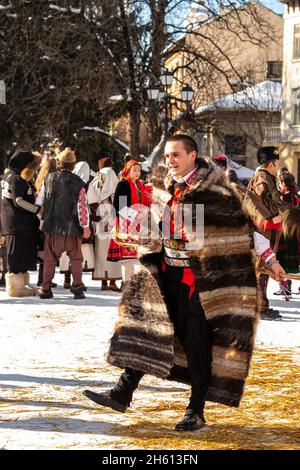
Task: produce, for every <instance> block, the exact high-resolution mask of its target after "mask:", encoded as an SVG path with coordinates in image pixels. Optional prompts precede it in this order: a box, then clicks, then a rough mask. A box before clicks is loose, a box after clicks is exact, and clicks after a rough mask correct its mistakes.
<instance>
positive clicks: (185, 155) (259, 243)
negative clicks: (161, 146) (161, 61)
mask: <svg viewBox="0 0 300 470" xmlns="http://www.w3.org/2000/svg"><path fill="white" fill-rule="evenodd" d="M164 153H165V157H166V165H167V167H168V170H169V175H168V178H167V179H166V181H165V191H164V190H163V189H162V188H155V187H154V191H153V196H154V197H153V199H154V202H155V204H152V205H151V217H153V218H154V220H153V222H154V224H151V226H153V227H159V228H160V231H159V233H158V234H155V235H158V236H155V237H154V236H153V234H152V233H150V236H145V235H146V234H145V232H144V221H143V232H142V233H143V240H140V242H141V245H140V246H139V255H140V262H141V265H142V266H141V269H140V270H139V272H138V273H136V274H135V275H134V276H132V278H131V280H130V282H129V283H128V285H127V288H126V289H125V291H124V294H123V297H122V300H121V303H120V307H119V314H120V318H119V320H118V322H117V324H116V326H115V331H114V334H113V337H112V339H111V343H110V350H109V354H108V361H109V363H110V364H113V365H115V366H117V367H121V368H125V371H124V372H123V373H122V374H121V376H120V378H119V381H118V383H117V384H116V385H115V386H114V387H113V388H112V389H111V390H109V391H107V392H102V393H95V392H93V391H90V390H86V391H85V392H84V394H85V395H86V396H87V397H88V398H89V399H91V400H93V401H94V402H96V403H98V404H100V405H102V406H106V407H110V408H112V409H114V410H116V411H119V412H125V411H126V410H127V408H128V406H129V405H130V403H131V401H132V396H133V393H134V391H135V389H136V388H137V387H138V385H139V382H140V381H141V379H142V378H143V375H144V374H145V373H148V374H151V375H154V376H156V377H160V378H166V379H169V380H175V381H178V382H183V383H186V384H191V394H190V399H189V402H188V404H187V408H186V413H185V416H184V418H183V419H182V420H181V421H180V422H178V423H177V425H176V427H175V429H176V430H178V431H194V430H197V429H200V428H201V427H203V426H204V423H205V419H204V405H205V401H206V400H208V401H213V402H217V403H222V404H224V405H228V406H235V407H237V406H239V403H240V400H241V398H242V395H243V390H244V386H245V380H246V377H247V375H248V371H249V366H250V360H251V355H252V351H253V346H254V336H255V329H256V322H257V319H258V315H257V282H256V276H255V266H254V254H255V252H254V249H253V248H254V246H255V251H256V254H258V255H259V256H263V257H264V258H265V259H267V258H268V257H269V255H270V256H271V258H270V259H272V260H273V261H275V260H274V258H275V255H274V253H272V254H270V253H268V252H269V249H270V248H269V247H270V245H269V242H268V240H266V239H265V238H264V237H262V236H261V235H260V234H258V236H255V234H253V232H252V230H251V229H250V227H249V223H248V219H247V217H246V216H245V214H244V212H243V210H242V208H241V204H240V201H239V199H238V198H237V196H236V195H235V193H234V191H233V189H232V188H231V187H230V185H229V183H228V182H227V180H226V179H225V178H224V174H223V172H222V170H220V169H219V168H217V167H216V166H215V165H213V164H212V163H211V162H206V161H205V160H203V159H202V158H197V157H198V150H197V144H196V142H195V141H194V139H192V138H191V137H189V136H186V135H180V134H178V135H175V136H172V137H170V138H169V139H168V140H167V142H166V145H165V150H164ZM156 189H157V190H156ZM156 198H157V199H156ZM165 202H167V207H166V205H165ZM182 209H183V210H186V209H187V210H189V212H184V213H183V217H182ZM199 209H200V211H201V213H202V214H203V210H201V209H204V214H203V216H204V217H203V219H202V218H201V217H200V220H197V211H198V210H199ZM180 211H181V215H180ZM162 213H163V214H164V216H166V214H167V217H168V219H169V225H168V224H167V223H165V224H164V223H162V224H161V223H160V221H161V220H162V219H161V215H162ZM186 215H187V216H188V215H190V216H191V217H186ZM178 217H179V223H177V224H176V223H175V221H176V220H177V218H178ZM163 219H165V217H163ZM151 222H152V221H151ZM203 222H204V224H203ZM203 225H204V227H203ZM201 227H202V228H203V229H204V230H201ZM199 228H200V231H199V230H198V229H199ZM166 229H167V230H166ZM180 234H181V235H182V236H180ZM271 269H272V271H273V273H276V274H275V277H276V278H279V275H280V273H281V272H284V271H283V270H282V268H281V267H280V265H279V264H278V263H275V262H272V267H271Z"/></svg>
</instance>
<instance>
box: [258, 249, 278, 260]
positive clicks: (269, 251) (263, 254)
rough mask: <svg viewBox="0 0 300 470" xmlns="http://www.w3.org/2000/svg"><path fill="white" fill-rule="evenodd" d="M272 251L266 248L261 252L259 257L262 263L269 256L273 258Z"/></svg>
mask: <svg viewBox="0 0 300 470" xmlns="http://www.w3.org/2000/svg"><path fill="white" fill-rule="evenodd" d="M274 254H275V253H274V251H273V250H272V248H267V249H266V250H265V251H263V252H262V254H261V255H260V257H261V259H262V261H266V259H267V258H268V257H269V256H274Z"/></svg>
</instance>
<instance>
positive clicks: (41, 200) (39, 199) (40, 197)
mask: <svg viewBox="0 0 300 470" xmlns="http://www.w3.org/2000/svg"><path fill="white" fill-rule="evenodd" d="M44 201H45V185H44V184H43V186H42V187H41V189H40V192H39V194H38V195H37V197H36V200H35V203H36V205H37V206H40V207H42V206H43V205H44Z"/></svg>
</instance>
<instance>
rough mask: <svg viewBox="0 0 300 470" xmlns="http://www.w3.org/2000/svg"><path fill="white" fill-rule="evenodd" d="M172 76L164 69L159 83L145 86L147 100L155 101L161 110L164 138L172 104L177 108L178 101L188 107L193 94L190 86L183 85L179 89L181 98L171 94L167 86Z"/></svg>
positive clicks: (167, 129) (166, 135)
mask: <svg viewBox="0 0 300 470" xmlns="http://www.w3.org/2000/svg"><path fill="white" fill-rule="evenodd" d="M173 78H174V75H173V73H172V72H170V71H169V70H165V71H164V72H163V73H162V74H161V76H160V80H161V85H157V84H154V85H150V86H149V87H148V88H147V95H148V98H149V100H152V101H157V102H158V103H159V105H160V108H161V110H162V111H163V120H164V136H165V139H166V138H167V137H168V131H169V123H170V122H172V106H173V104H175V105H176V106H177V108H178V103H184V104H185V106H186V108H187V109H189V106H190V103H191V101H192V99H193V94H194V90H193V89H192V87H190V86H189V85H185V86H184V87H183V88H182V89H181V90H180V94H181V98H178V97H177V96H173V95H171V94H170V93H169V88H170V86H171V85H172V82H173ZM178 109H179V108H178Z"/></svg>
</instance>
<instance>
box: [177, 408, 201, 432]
mask: <svg viewBox="0 0 300 470" xmlns="http://www.w3.org/2000/svg"><path fill="white" fill-rule="evenodd" d="M204 425H205V419H204V417H203V415H202V416H200V415H199V413H196V411H194V410H189V409H187V410H186V412H185V415H184V418H183V419H182V420H181V421H179V423H177V424H176V426H175V430H176V431H196V430H197V429H201V428H203V426H204Z"/></svg>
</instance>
